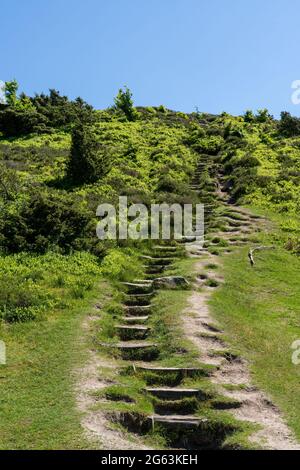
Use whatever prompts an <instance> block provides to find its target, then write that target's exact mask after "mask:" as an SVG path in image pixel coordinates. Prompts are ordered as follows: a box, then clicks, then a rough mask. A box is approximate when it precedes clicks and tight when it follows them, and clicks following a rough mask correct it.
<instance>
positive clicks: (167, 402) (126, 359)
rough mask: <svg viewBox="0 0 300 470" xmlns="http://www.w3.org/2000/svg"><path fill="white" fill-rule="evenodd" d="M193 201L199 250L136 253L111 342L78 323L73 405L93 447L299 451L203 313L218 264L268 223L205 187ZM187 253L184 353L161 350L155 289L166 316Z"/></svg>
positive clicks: (166, 246) (89, 324) (188, 246)
mask: <svg viewBox="0 0 300 470" xmlns="http://www.w3.org/2000/svg"><path fill="white" fill-rule="evenodd" d="M206 166H207V162H206V161H201V162H199V165H198V168H197V170H196V173H195V177H194V180H193V181H192V182H191V191H197V192H198V190H197V188H198V185H197V181H198V179H199V176H200V174H201V171H202V170H203V168H205V167H206ZM201 202H204V203H205V211H206V229H207V234H208V237H207V242H206V243H205V245H204V247H202V245H201V244H198V243H197V240H194V241H193V240H190V239H189V240H186V239H183V240H181V243H180V242H175V241H172V242H169V243H166V242H164V243H161V244H158V245H153V246H151V247H150V248H149V247H148V248H147V250H146V252H145V251H141V253H140V257H141V259H142V263H143V266H144V278H143V279H138V280H134V281H132V282H120V283H119V285H118V292H117V293H118V301H119V306H118V309H117V311H114V312H113V313H112V314H111V318H110V328H109V331H110V334H111V335H110V336H109V335H108V336H107V337H106V338H105V340H100V341H99V340H97V334H95V331H96V330H95V328H94V326H93V325H94V320H95V321H96V322H99V320H100V331H101V330H102V331H103V329H104V325H103V323H101V316H102V312H101V309H100V311H98V312H97V314H96V310H95V315H91V317H90V318H89V319H88V320H87V321H86V324H85V325H84V326H85V329H87V330H88V331H87V332H86V333H87V336H93V337H94V340H93V345H94V346H93V347H92V348H91V350H90V360H89V362H88V363H87V364H86V366H85V368H84V369H83V370H81V371H78V377H79V380H78V406H79V409H80V411H81V412H82V413H83V420H82V426H83V428H84V429H85V431H86V433H87V434H88V435H89V437H90V438H91V441H92V442H93V446H96V447H98V448H99V447H100V448H104V449H112V450H113V449H121V450H125V449H149V448H157V447H160V446H161V447H163V448H171V449H174V448H176V449H200V450H202V449H240V448H248V447H249V441H250V444H251V446H252V448H261V447H263V448H266V449H300V445H299V444H297V442H296V441H295V440H294V438H293V436H292V434H291V432H290V431H289V429H288V427H287V426H286V424H285V422H284V420H283V417H282V415H281V413H280V412H279V410H278V409H277V408H276V407H275V406H274V405H273V404H272V402H271V400H270V399H269V397H267V396H266V395H265V394H264V393H263V392H262V391H261V390H258V389H257V388H256V387H254V386H253V384H252V383H251V377H250V374H249V367H248V364H247V362H246V361H245V359H244V358H242V357H239V356H238V355H237V354H235V353H234V352H232V351H231V350H230V348H229V346H228V345H227V344H226V340H225V335H224V332H223V331H222V328H221V326H220V325H219V324H218V323H217V322H216V321H215V320H214V319H213V317H212V315H211V312H210V309H209V300H210V298H211V295H212V293H213V291H214V289H216V288H217V287H218V286H219V285H220V284H221V283H223V282H226V279H223V277H222V269H221V268H222V257H223V256H230V254H231V253H232V251H233V250H235V249H237V248H238V247H239V246H243V245H245V244H246V245H249V244H252V242H253V238H251V236H252V235H253V234H254V233H255V232H259V231H260V230H265V229H267V227H268V221H267V220H265V219H264V218H259V217H256V216H253V215H252V214H251V213H250V212H248V211H247V210H244V209H241V208H238V207H236V206H233V205H231V204H229V203H228V202H227V201H226V193H225V192H224V191H223V190H222V188H221V186H220V185H218V186H217V188H216V186H215V184H214V183H213V184H211V187H210V190H209V191H208V192H207V198H206V199H205V198H204V200H203V199H201ZM196 229H197V227H196ZM187 254H188V256H189V257H193V259H194V261H195V264H194V269H195V274H196V276H192V278H193V279H194V278H195V279H196V280H195V282H194V283H193V285H192V288H190V290H189V291H188V305H187V306H186V308H185V309H184V311H182V308H181V307H178V308H177V309H176V308H175V310H173V311H172V312H173V314H175V315H176V316H178V318H179V320H180V336H181V337H183V339H185V340H186V339H187V340H188V341H187V343H188V345H189V346H186V345H185V344H181V343H180V341H179V338H178V337H177V339H178V343H180V344H178V345H177V344H171V343H172V342H173V341H174V339H173V338H174V336H172V334H173V332H172V322H171V323H170V321H169V320H168V319H166V317H165V316H164V315H165V313H164V311H163V309H162V305H163V304H159V302H158V303H157V299H158V298H160V295H161V294H160V292H161V290H162V291H163V292H165V295H166V296H167V302H166V304H165V306H164V309H165V310H167V312H168V311H169V310H168V309H169V306H168V304H169V303H170V302H171V303H172V301H173V299H175V298H176V296H175V292H177V291H178V290H180V289H185V288H187V287H191V286H187V285H186V284H187V281H186V280H185V278H184V277H180V276H172V275H170V273H172V269H173V268H172V267H173V266H176V265H177V266H178V260H180V259H185V258H186V256H187ZM220 255H221V256H220ZM245 261H246V260H245ZM166 273H167V275H166ZM174 288H175V289H176V291H174V290H173V289H174ZM185 299H186V298H185ZM185 305H186V304H185ZM162 325H163V329H162V330H161V326H162ZM161 331H163V334H164V335H165V336H166V337H167V340H166V339H165V338H163V337H162V333H161ZM102 337H103V336H102ZM175 338H176V336H175ZM167 342H169V343H170V344H166V343H167ZM191 345H193V350H192V351H191V348H190V346H191ZM166 347H167V351H172V352H171V353H170V354H166ZM228 413H229V414H231V417H230V419H228V415H227V414H228ZM251 424H252V425H258V426H256V427H253V426H252V427H251ZM250 427H251V429H250ZM258 427H259V429H258ZM157 436H159V439H158V440H157Z"/></svg>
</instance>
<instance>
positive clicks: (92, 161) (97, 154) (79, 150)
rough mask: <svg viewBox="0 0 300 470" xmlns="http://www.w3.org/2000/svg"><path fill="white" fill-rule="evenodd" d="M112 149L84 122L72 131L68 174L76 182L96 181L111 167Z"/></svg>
mask: <svg viewBox="0 0 300 470" xmlns="http://www.w3.org/2000/svg"><path fill="white" fill-rule="evenodd" d="M110 156H111V155H110V151H109V149H108V148H107V147H105V146H103V145H101V144H100V143H99V142H98V140H97V137H96V135H95V133H94V132H93V130H92V129H91V128H90V127H88V126H85V125H83V124H79V125H77V126H76V127H75V128H74V130H73V132H72V145H71V155H70V159H69V163H68V175H69V177H70V178H71V179H72V181H73V182H74V183H75V184H80V183H94V182H96V181H98V180H99V179H100V178H102V177H103V176H104V175H105V174H106V173H107V172H108V171H109V169H110Z"/></svg>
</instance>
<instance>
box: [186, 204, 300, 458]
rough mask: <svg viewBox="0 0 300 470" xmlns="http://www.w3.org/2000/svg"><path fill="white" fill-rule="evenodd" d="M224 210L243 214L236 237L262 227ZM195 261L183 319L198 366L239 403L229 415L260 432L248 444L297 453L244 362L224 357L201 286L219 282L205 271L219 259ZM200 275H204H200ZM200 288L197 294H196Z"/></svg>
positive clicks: (203, 255)
mask: <svg viewBox="0 0 300 470" xmlns="http://www.w3.org/2000/svg"><path fill="white" fill-rule="evenodd" d="M228 207H229V208H230V209H231V210H233V211H235V212H237V213H240V214H243V220H242V221H240V226H239V227H238V228H237V230H236V231H235V234H236V235H242V234H243V233H245V231H247V232H251V231H252V232H253V231H254V230H256V229H257V228H259V225H261V226H262V225H263V224H264V222H263V220H261V221H258V220H257V219H254V218H253V216H251V214H250V213H249V212H248V211H246V210H242V209H240V208H237V207H235V206H228ZM229 219H230V217H229ZM232 220H234V219H232ZM214 235H218V236H219V237H223V238H226V239H228V238H230V236H232V232H230V233H228V232H218V233H216V234H214ZM235 244H239V241H237V242H236V243H235V242H232V243H231V246H234V245H235ZM229 255H230V253H229ZM198 257H199V261H198V262H197V263H196V265H195V270H196V272H197V273H199V274H200V273H202V276H200V277H198V280H197V283H196V284H195V289H194V290H193V291H192V294H191V296H190V298H189V306H188V308H187V309H186V311H185V314H184V316H183V325H184V331H185V334H186V336H187V338H188V339H189V340H190V341H192V342H193V343H194V344H195V345H196V347H197V348H198V350H199V360H200V361H201V362H204V363H206V364H213V365H216V366H217V368H216V371H215V372H214V373H213V375H212V377H211V380H212V382H213V383H214V384H215V385H216V386H217V387H218V389H219V390H220V392H221V393H222V394H223V395H225V396H227V397H229V398H232V399H237V400H239V401H240V402H241V406H240V407H239V408H236V409H234V410H230V412H231V413H233V415H234V416H235V417H236V418H237V419H239V420H242V421H249V422H252V423H256V424H259V425H260V426H261V429H260V430H259V431H258V432H255V433H254V434H253V435H252V436H251V438H250V439H251V441H252V442H253V443H255V444H258V446H259V447H261V446H262V447H264V448H266V449H277V450H279V449H282V450H299V449H300V444H298V443H297V442H296V440H295V439H294V437H293V436H292V433H291V431H290V430H289V429H288V427H287V425H286V424H285V422H284V419H283V417H282V414H281V413H280V411H279V410H278V409H277V408H276V406H275V405H274V404H272V402H271V400H270V398H269V397H267V396H266V394H265V393H263V392H262V391H261V390H258V389H257V388H256V387H254V386H253V385H252V384H251V377H250V374H249V368H248V364H247V362H246V361H245V360H244V359H242V358H239V357H235V356H234V355H230V354H228V351H229V347H228V346H227V345H226V342H225V340H224V338H223V335H224V333H223V331H222V330H221V327H220V325H219V324H218V323H217V322H216V321H215V320H214V318H213V317H212V315H211V312H210V309H209V305H208V301H209V299H210V297H211V295H212V293H213V290H214V288H213V287H208V286H207V285H205V279H206V277H205V276H207V278H209V279H215V280H217V281H218V283H220V282H222V277H221V276H220V274H219V270H218V269H207V265H209V264H215V265H216V266H220V267H221V263H222V259H221V257H220V256H214V255H212V254H211V253H209V252H208V251H207V250H205V249H203V250H201V251H200V252H198ZM203 273H205V274H204V275H203ZM200 286H201V291H199V287H200ZM223 384H227V385H228V384H230V385H233V386H237V387H235V388H236V389H235V390H232V391H229V390H228V388H224V387H223V386H222V385H223ZM239 386H240V387H239Z"/></svg>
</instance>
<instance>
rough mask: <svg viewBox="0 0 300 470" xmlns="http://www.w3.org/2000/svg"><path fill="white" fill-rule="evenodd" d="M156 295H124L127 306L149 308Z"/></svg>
mask: <svg viewBox="0 0 300 470" xmlns="http://www.w3.org/2000/svg"><path fill="white" fill-rule="evenodd" d="M153 295H154V293H153V292H151V293H149V294H124V304H125V305H127V306H135V305H136V306H147V305H149V304H150V301H151V299H152V298H153Z"/></svg>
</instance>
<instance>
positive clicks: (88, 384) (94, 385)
mask: <svg viewBox="0 0 300 470" xmlns="http://www.w3.org/2000/svg"><path fill="white" fill-rule="evenodd" d="M98 319H99V317H98V316H93V315H91V316H89V317H88V318H87V319H86V320H85V321H84V323H83V325H82V328H83V331H84V332H85V334H86V335H90V336H92V325H93V322H94V321H95V320H98ZM88 354H89V359H88V361H87V362H86V364H85V365H84V367H83V368H82V369H79V370H77V371H76V375H77V377H78V380H77V390H76V391H77V406H78V409H79V410H80V412H81V414H82V420H81V425H82V427H83V429H84V432H85V434H86V436H87V438H88V439H89V441H90V442H91V444H92V447H93V448H97V449H103V450H139V449H140V450H149V448H148V447H146V446H145V445H144V443H143V442H142V441H141V440H140V439H139V438H138V436H135V435H132V434H127V433H124V432H122V431H121V430H119V429H117V428H114V426H113V424H112V422H111V421H109V419H107V418H106V415H105V413H104V411H102V410H98V409H97V407H96V405H97V403H99V399H97V398H96V397H95V395H93V392H99V391H100V390H101V389H103V388H105V387H107V386H108V385H111V384H112V383H115V382H114V380H113V379H109V376H110V375H111V374H110V373H109V371H111V373H112V375H113V373H114V371H115V370H116V369H117V367H118V364H117V363H116V361H114V360H113V359H106V358H103V357H101V354H100V353H97V352H96V351H93V350H90V351H89V353H88ZM104 371H105V378H104V377H103V375H104ZM101 401H102V402H104V401H105V400H104V399H101Z"/></svg>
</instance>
